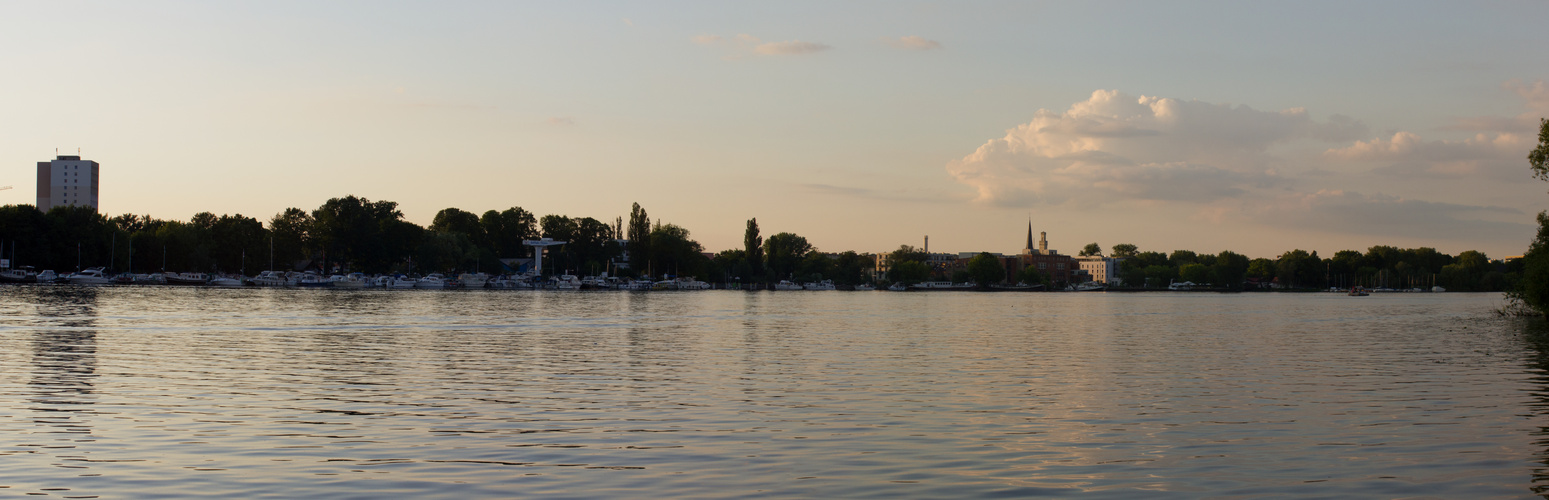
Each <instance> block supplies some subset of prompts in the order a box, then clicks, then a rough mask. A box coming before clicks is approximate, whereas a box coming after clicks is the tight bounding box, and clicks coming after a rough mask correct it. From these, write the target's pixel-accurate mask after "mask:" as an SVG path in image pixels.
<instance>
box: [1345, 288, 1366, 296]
mask: <svg viewBox="0 0 1549 500" xmlns="http://www.w3.org/2000/svg"><path fill="white" fill-rule="evenodd" d="M1346 295H1349V296H1351V297H1365V296H1367V295H1371V293H1368V292H1367V291H1366V289H1365V288H1361V287H1355V288H1351V289H1350V293H1348V294H1346Z"/></svg>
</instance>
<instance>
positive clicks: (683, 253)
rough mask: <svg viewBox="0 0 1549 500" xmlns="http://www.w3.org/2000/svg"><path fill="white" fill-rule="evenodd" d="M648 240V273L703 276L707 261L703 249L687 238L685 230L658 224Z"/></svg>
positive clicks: (687, 234) (670, 225) (697, 243)
mask: <svg viewBox="0 0 1549 500" xmlns="http://www.w3.org/2000/svg"><path fill="white" fill-rule="evenodd" d="M649 239H650V242H651V246H650V248H649V249H648V250H649V254H650V260H649V262H648V264H647V268H646V269H647V270H649V272H654V273H656V274H657V275H662V274H675V275H679V276H704V271H705V269H706V265H707V264H708V263H709V262H708V261H709V259H706V258H705V256H704V253H703V252H704V247H702V246H700V245H699V242H697V241H694V240H692V239H690V238H689V233H688V230H687V229H684V228H682V227H679V226H676V225H672V224H660V223H658V224H657V226H656V227H655V228H654V229H652V230H651V234H650V237H649ZM636 271H640V270H639V269H636Z"/></svg>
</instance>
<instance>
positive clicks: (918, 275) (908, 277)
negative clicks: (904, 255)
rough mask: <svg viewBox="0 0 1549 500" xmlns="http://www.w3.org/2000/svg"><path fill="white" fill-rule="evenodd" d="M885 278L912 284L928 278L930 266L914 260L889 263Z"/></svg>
mask: <svg viewBox="0 0 1549 500" xmlns="http://www.w3.org/2000/svg"><path fill="white" fill-rule="evenodd" d="M887 279H888V280H891V281H893V282H895V283H903V284H905V285H913V284H915V283H919V282H921V281H925V280H927V279H930V266H929V265H926V264H925V263H924V262H922V261H916V260H906V261H903V262H899V263H896V264H890V265H889V266H888V269H887Z"/></svg>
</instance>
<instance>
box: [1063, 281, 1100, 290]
mask: <svg viewBox="0 0 1549 500" xmlns="http://www.w3.org/2000/svg"><path fill="white" fill-rule="evenodd" d="M1107 289H1108V284H1107V283H1102V282H1098V281H1088V282H1086V283H1081V284H1077V285H1071V286H1070V291H1072V292H1101V291H1104V290H1107Z"/></svg>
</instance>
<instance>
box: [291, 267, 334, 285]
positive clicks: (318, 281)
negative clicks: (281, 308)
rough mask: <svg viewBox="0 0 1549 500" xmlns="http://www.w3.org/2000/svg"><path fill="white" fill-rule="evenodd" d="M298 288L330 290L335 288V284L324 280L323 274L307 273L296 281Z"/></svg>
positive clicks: (302, 274)
mask: <svg viewBox="0 0 1549 500" xmlns="http://www.w3.org/2000/svg"><path fill="white" fill-rule="evenodd" d="M296 286H299V287H302V288H330V287H333V282H332V281H329V280H328V279H327V278H324V277H323V275H321V274H317V273H314V272H312V271H307V272H305V273H301V279H298V280H296Z"/></svg>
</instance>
